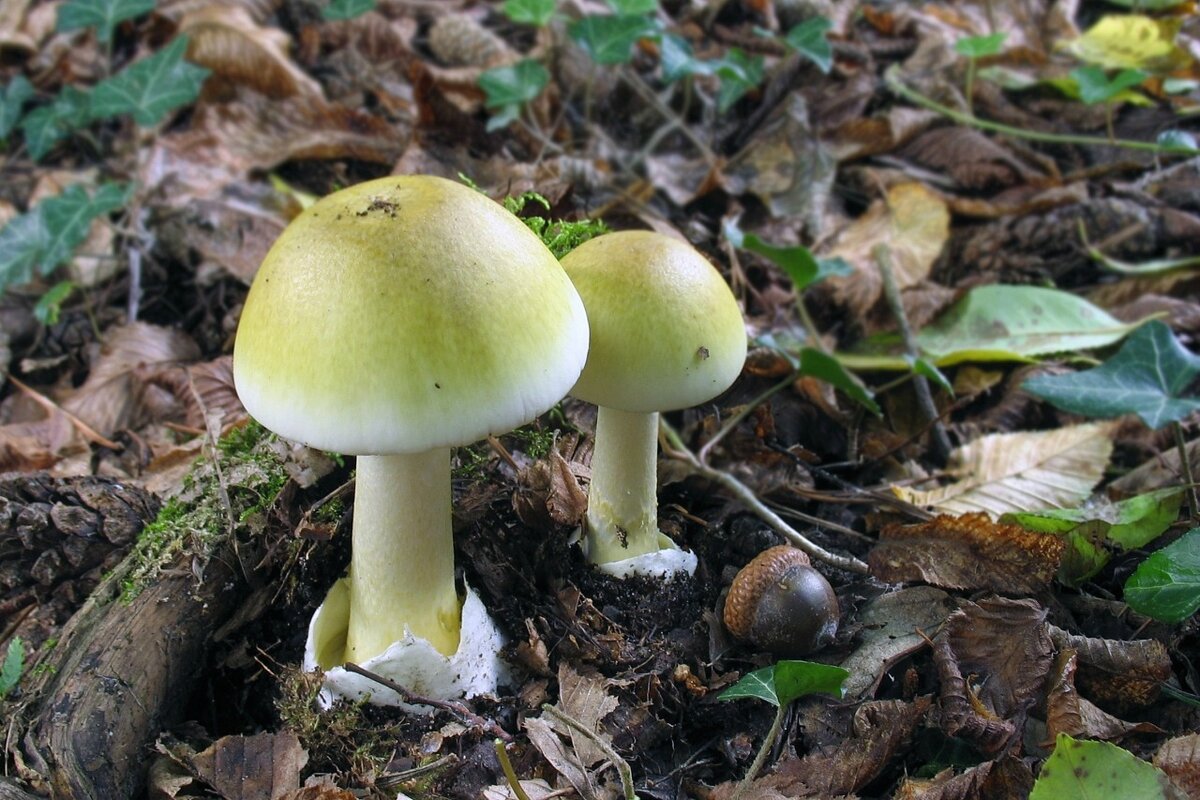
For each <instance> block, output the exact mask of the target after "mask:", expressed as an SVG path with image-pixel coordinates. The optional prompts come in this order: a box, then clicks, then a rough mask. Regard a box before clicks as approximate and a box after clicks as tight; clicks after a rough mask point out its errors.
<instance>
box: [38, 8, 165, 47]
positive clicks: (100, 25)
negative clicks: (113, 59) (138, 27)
mask: <svg viewBox="0 0 1200 800" xmlns="http://www.w3.org/2000/svg"><path fill="white" fill-rule="evenodd" d="M153 10H154V0H69V2H67V3H64V4H63V5H61V6H59V7H58V31H59V33H63V32H66V31H77V30H79V29H81V28H95V29H96V40H97V41H98V42H100V44H107V43H108V42H110V41H112V34H113V30H115V29H116V27H117V26H118V25H120V24H121V23H122V22H124V21H125V20H127V19H133V18H134V17H140V16H141V15H142V14H148V13H150V12H151V11H153Z"/></svg>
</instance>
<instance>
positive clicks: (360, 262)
mask: <svg viewBox="0 0 1200 800" xmlns="http://www.w3.org/2000/svg"><path fill="white" fill-rule="evenodd" d="M587 342H588V329H587V319H586V317H585V314H584V309H583V305H582V304H581V302H580V299H579V296H578V295H577V294H576V292H575V290H574V289H573V288H572V286H571V283H570V281H569V280H568V278H567V276H566V274H565V273H564V272H563V270H562V268H561V267H560V266H559V264H558V262H557V261H556V260H555V258H554V256H553V255H552V254H551V253H550V251H549V250H547V249H546V247H545V246H544V245H543V244H542V242H541V241H540V240H539V239H538V237H537V236H535V235H534V234H533V233H532V232H530V231H529V229H528V228H527V227H526V226H525V225H524V224H523V223H522V222H521V221H520V220H519V219H517V218H516V217H515V216H513V215H512V214H510V213H509V212H508V211H506V210H504V209H503V208H502V207H501V206H500V205H498V204H497V203H495V202H493V201H491V200H490V199H488V198H487V197H485V196H484V195H482V194H480V193H479V192H477V191H475V190H474V189H471V188H469V187H466V186H464V185H462V184H458V183H455V182H453V181H449V180H445V179H443V178H436V177H430V176H397V177H389V178H382V179H379V180H374V181H369V182H367V183H362V184H359V185H356V186H352V187H350V188H347V189H344V190H341V191H338V192H335V193H334V194H331V195H329V196H328V197H325V198H324V199H322V200H320V201H318V202H317V203H316V204H314V205H313V206H311V207H310V208H308V209H307V210H306V211H304V212H303V213H302V214H301V215H300V216H298V217H297V218H296V219H295V220H293V221H292V223H291V224H290V225H288V227H287V228H286V229H285V230H284V232H283V233H282V234H281V235H280V237H279V239H278V240H277V241H276V242H275V244H274V245H273V246H272V248H271V250H270V252H269V253H268V254H267V256H266V258H265V259H264V261H263V263H262V266H261V267H260V268H259V271H258V273H257V275H256V276H255V279H254V282H253V285H252V286H251V288H250V293H249V295H248V296H247V298H246V303H245V307H244V309H243V311H242V317H241V321H240V324H239V326H238V332H237V341H236V343H235V346H234V380H235V383H236V386H237V391H238V394H239V396H240V397H241V399H242V402H243V403H244V404H245V406H246V409H247V410H248V411H249V412H250V414H251V415H252V416H254V417H255V418H256V419H257V420H258V421H259V422H261V423H262V424H263V425H264V426H266V427H267V428H269V429H270V430H272V431H275V432H276V433H278V434H280V435H282V436H285V437H287V438H289V439H294V440H296V441H299V442H303V443H305V444H307V445H311V446H313V447H318V448H322V449H326V450H333V451H337V452H341V453H346V454H354V455H357V456H358V459H357V463H356V486H355V498H354V521H353V533H352V556H351V565H350V572H349V577H348V585H345V584H342V585H339V586H335V588H334V590H333V591H331V593H330V595H329V598H328V599H327V603H326V604H325V605H324V606H323V608H322V609H321V610H318V613H317V615H316V617H315V618H314V622H313V624H312V625H311V626H310V649H312V650H314V651H315V652H314V653H312V654H310V655H311V658H310V660H312V661H315V662H316V666H319V667H321V668H322V669H325V670H327V671H328V672H332V668H333V667H334V666H335V665H338V664H341V663H342V662H343V661H356V662H358V663H359V664H361V665H363V666H367V667H368V668H369V669H372V670H373V671H375V672H377V673H379V674H383V675H385V676H387V677H391V678H393V679H394V680H396V681H397V682H399V683H402V684H405V685H406V686H407V688H409V689H411V690H412V691H414V692H416V693H417V694H427V695H433V694H439V693H443V694H445V693H449V694H457V693H463V692H465V693H467V694H474V693H479V692H481V691H488V690H490V689H494V688H495V686H494V680H495V675H494V674H493V675H492V677H491V678H490V679H487V678H484V679H483V680H482V681H480V680H477V679H478V678H479V676H478V675H476V674H474V673H476V672H480V671H486V670H484V668H481V667H480V668H477V667H476V666H472V667H469V668H461V665H459V668H460V670H461V671H462V672H464V673H465V674H463V675H462V681H460V682H459V683H455V682H454V681H450V684H454V685H450V684H445V683H444V681H443V678H444V677H445V675H444V673H446V672H447V671H448V670H447V666H446V664H445V663H444V661H443V663H441V664H433V665H431V666H428V667H421V668H418V669H417V672H418V673H420V674H418V675H416V676H415V677H414V676H413V675H410V674H407V673H406V672H405V670H407V669H408V667H399V666H398V667H396V669H397V670H398V671H399V674H397V673H396V672H393V671H392V670H391V668H389V667H388V666H387V664H386V663H378V662H379V661H380V659H379V656H380V655H381V654H384V653H385V651H386V652H388V653H391V652H392V649H395V648H394V647H393V645H394V644H395V643H398V642H402V641H403V642H408V643H412V642H413V641H419V640H424V641H425V643H427V644H426V645H425V649H426V650H428V651H430V652H431V653H434V654H440V655H441V656H443V657H450V656H453V655H454V654H455V653H456V652H462V651H463V650H464V647H467V648H468V649H469V646H468V643H467V642H466V641H465V640H466V639H468V638H469V637H471V636H473V635H474V632H473V631H468V630H466V629H465V628H462V622H461V620H462V618H463V615H462V614H461V613H460V612H462V611H463V607H462V603H461V602H460V599H459V596H458V593H457V591H456V588H455V573H454V545H453V540H452V536H451V515H450V508H451V490H450V448H451V447H452V446H455V445H461V444H467V443H470V442H472V441H475V440H477V439H480V438H483V437H484V436H486V435H488V434H491V433H500V432H504V431H508V430H511V429H512V428H514V427H516V426H518V425H521V424H524V423H526V422H528V421H530V420H531V419H533V418H534V417H536V416H537V415H538V414H540V413H542V412H543V411H545V410H546V409H548V408H550V407H551V406H552V405H553V404H555V403H556V402H558V401H559V400H560V399H561V398H562V397H563V396H564V395H565V394H566V392H567V390H568V389H570V387H571V385H572V384H573V383H574V382H575V380H576V378H577V376H578V375H579V372H580V370H581V369H582V368H583V363H584V360H585V358H586V355H587ZM476 602H477V601H473V600H472V598H471V597H469V596H468V598H467V610H468V611H470V612H471V613H470V615H469V616H472V617H474V618H479V617H482V619H483V620H484V621H486V620H487V615H486V612H483V611H482V606H479V607H478V608H476V607H475V605H474V603H476ZM325 612H327V613H325ZM323 614H324V616H323ZM460 632H461V634H462V636H461V637H460ZM488 637H490V638H488ZM313 638H315V640H316V641H315V642H314V641H312V639H313ZM496 641H498V636H497V635H496V634H494V633H489V634H485V643H484V644H483V645H482V646H481V647H477V648H476V649H477V650H479V651H480V654H481V655H480V657H490V658H491V659H492V660H495V658H496V654H495V653H494V652H491V654H490V656H488V655H487V653H486V651H487V650H488V649H489V645H488V644H487V642H492V643H493V645H492V646H490V647H491V650H493V651H494V649H495V648H494V643H495V642H496ZM405 658H407V659H408V660H413V659H415V658H416V657H415V656H414V657H405ZM405 658H402V659H400V660H401V661H404V660H405ZM422 658H424V657H422ZM416 660H418V661H420V660H421V659H416ZM435 660H436V659H435ZM493 666H494V665H493ZM487 669H490V670H491V672H492V673H495V669H492V668H491V667H488V668H487ZM453 671H454V670H449V672H453ZM488 680H491V681H492V682H493V685H492V686H490V687H488V686H483V688H480V685H479V684H480V683H483V684H486V683H487V682H488ZM472 681H475V682H474V683H472ZM463 682H465V683H463ZM352 683H353V682H352ZM429 683H432V684H435V686H434V687H433V688H430V687H429V686H426V685H424V684H429ZM334 688H335V689H336V686H335V687H334ZM360 688H365V687H360ZM374 688H375V689H376V690H378V687H377V686H376V687H374ZM354 691H355V692H357V691H358V689H355V690H354Z"/></svg>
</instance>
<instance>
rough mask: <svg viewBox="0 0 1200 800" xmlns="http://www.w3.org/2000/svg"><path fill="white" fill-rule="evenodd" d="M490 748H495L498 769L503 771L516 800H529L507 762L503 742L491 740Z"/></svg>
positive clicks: (509, 763)
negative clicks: (498, 764) (498, 763)
mask: <svg viewBox="0 0 1200 800" xmlns="http://www.w3.org/2000/svg"><path fill="white" fill-rule="evenodd" d="M492 746H493V747H495V748H496V759H497V760H498V761H499V762H500V769H501V770H503V771H504V779H505V780H506V781H508V785H509V788H511V789H512V790H513V794H514V795H516V797H517V800H529V795H527V794H525V788H524V787H523V786H521V781H520V780H519V779H518V778H517V772H516V770H514V769H513V765H512V762H511V761H509V760H508V750H506V749H505V748H504V740H503V739H499V738H496V739H493V740H492Z"/></svg>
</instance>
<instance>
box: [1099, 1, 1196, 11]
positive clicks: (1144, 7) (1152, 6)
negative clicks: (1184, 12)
mask: <svg viewBox="0 0 1200 800" xmlns="http://www.w3.org/2000/svg"><path fill="white" fill-rule="evenodd" d="M1108 2H1109V3H1111V4H1112V5H1114V6H1122V7H1123V8H1132V9H1135V10H1137V11H1166V10H1167V9H1169V8H1176V7H1177V6H1181V5H1184V4H1185V3H1187V2H1188V0H1108Z"/></svg>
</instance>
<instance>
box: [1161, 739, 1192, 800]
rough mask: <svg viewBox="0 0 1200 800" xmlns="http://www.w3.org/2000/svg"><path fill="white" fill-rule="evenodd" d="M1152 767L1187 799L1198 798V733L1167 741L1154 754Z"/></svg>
mask: <svg viewBox="0 0 1200 800" xmlns="http://www.w3.org/2000/svg"><path fill="white" fill-rule="evenodd" d="M1154 766H1156V767H1158V768H1159V769H1161V770H1162V771H1163V772H1165V773H1167V777H1168V778H1170V779H1171V782H1172V783H1174V784H1175V785H1176V786H1178V787H1179V788H1180V789H1182V790H1183V791H1184V793H1185V794H1186V795H1187V796H1188V797H1200V733H1189V734H1187V735H1186V736H1176V737H1175V738H1174V739H1168V740H1167V741H1165V742H1163V743H1162V746H1160V747H1159V748H1158V752H1157V753H1155V754H1154Z"/></svg>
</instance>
